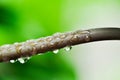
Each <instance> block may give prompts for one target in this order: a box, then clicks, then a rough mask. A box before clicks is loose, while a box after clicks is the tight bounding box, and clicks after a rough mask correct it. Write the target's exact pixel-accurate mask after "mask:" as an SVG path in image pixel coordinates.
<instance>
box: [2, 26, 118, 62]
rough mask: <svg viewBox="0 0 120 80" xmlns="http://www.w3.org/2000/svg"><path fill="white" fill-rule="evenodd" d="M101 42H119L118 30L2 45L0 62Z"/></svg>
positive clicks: (57, 36) (73, 34) (68, 33)
mask: <svg viewBox="0 0 120 80" xmlns="http://www.w3.org/2000/svg"><path fill="white" fill-rule="evenodd" d="M101 40H120V28H95V29H89V30H82V31H81V30H77V31H73V32H66V33H56V34H54V35H52V36H48V37H44V38H39V39H34V40H27V41H25V42H21V43H14V44H8V45H3V46H1V47H0V62H6V61H9V60H14V59H17V58H20V57H28V56H32V55H36V54H41V53H45V52H47V51H53V50H56V49H61V48H63V47H66V46H73V45H77V44H82V43H87V42H93V41H101Z"/></svg>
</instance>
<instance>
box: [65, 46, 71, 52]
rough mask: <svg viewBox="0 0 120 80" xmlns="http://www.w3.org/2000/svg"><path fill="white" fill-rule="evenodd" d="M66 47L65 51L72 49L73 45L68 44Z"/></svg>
mask: <svg viewBox="0 0 120 80" xmlns="http://www.w3.org/2000/svg"><path fill="white" fill-rule="evenodd" d="M64 49H65V51H70V50H71V49H72V47H71V46H67V47H65V48H64Z"/></svg>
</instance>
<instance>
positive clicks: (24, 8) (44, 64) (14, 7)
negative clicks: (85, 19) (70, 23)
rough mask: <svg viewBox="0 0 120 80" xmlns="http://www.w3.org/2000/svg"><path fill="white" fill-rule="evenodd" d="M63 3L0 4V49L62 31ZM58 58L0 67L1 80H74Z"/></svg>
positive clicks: (24, 0)
mask: <svg viewBox="0 0 120 80" xmlns="http://www.w3.org/2000/svg"><path fill="white" fill-rule="evenodd" d="M62 2H63V1H62V0H0V45H2V44H11V43H14V42H17V41H18V42H21V41H25V40H27V39H32V38H38V37H42V36H47V35H51V34H53V33H55V32H58V31H64V29H65V28H63V27H62V26H61V24H60V19H61V17H60V15H61V5H62ZM75 79H76V76H75V72H74V69H73V66H72V67H71V65H70V64H69V63H67V62H66V61H65V60H64V59H63V58H62V57H61V54H58V55H54V54H52V53H51V52H48V53H46V54H45V55H41V56H34V57H32V58H31V59H30V60H29V61H28V62H27V63H25V64H20V63H18V62H16V63H15V64H11V63H0V80H75Z"/></svg>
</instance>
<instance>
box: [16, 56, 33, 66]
mask: <svg viewBox="0 0 120 80" xmlns="http://www.w3.org/2000/svg"><path fill="white" fill-rule="evenodd" d="M30 58H31V57H23V58H18V59H17V60H18V61H19V62H20V63H22V64H24V63H25V62H27V61H28V60H29V59H30Z"/></svg>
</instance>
